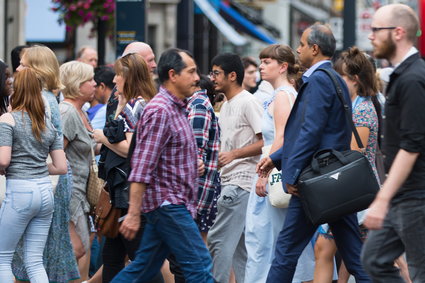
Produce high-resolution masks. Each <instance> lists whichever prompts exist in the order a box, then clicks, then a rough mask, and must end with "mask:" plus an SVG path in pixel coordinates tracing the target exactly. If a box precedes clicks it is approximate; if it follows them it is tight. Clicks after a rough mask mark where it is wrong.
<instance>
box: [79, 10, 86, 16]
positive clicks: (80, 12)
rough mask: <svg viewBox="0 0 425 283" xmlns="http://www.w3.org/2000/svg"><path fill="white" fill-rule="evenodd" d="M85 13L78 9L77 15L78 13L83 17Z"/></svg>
mask: <svg viewBox="0 0 425 283" xmlns="http://www.w3.org/2000/svg"><path fill="white" fill-rule="evenodd" d="M85 14H86V13H84V11H83V10H78V15H80V16H81V17H84V15H85Z"/></svg>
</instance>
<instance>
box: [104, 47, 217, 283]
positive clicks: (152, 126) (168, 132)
mask: <svg viewBox="0 0 425 283" xmlns="http://www.w3.org/2000/svg"><path fill="white" fill-rule="evenodd" d="M196 69H197V68H196V64H195V62H194V60H193V58H192V56H191V55H190V54H189V53H188V52H187V51H184V50H180V49H169V50H167V51H165V52H164V53H163V54H162V56H161V58H160V60H159V63H158V66H157V70H158V77H159V81H160V82H161V88H160V90H159V93H158V94H157V95H156V96H155V97H154V98H153V99H152V100H151V101H150V102H149V103H148V105H147V106H146V108H145V110H144V112H143V114H142V117H141V118H140V120H139V122H138V125H137V129H138V130H137V139H136V147H135V150H134V153H133V157H132V160H131V167H132V172H131V174H130V177H129V179H128V180H129V182H131V185H130V203H129V205H130V206H129V209H128V214H127V216H126V218H125V220H124V222H123V223H122V225H121V227H120V232H121V233H122V234H123V236H124V237H126V238H127V239H132V238H133V237H134V236H135V234H136V232H137V231H138V229H139V226H140V213H141V212H143V213H144V216H145V217H146V220H147V223H146V226H145V231H144V233H143V239H142V243H141V244H140V248H139V250H138V251H137V255H136V258H135V260H134V261H133V262H132V263H131V264H130V265H128V266H127V267H126V268H125V269H124V270H122V271H121V272H120V273H119V274H118V275H117V276H116V277H115V278H114V280H113V281H112V282H114V283H116V282H147V281H149V280H151V279H152V278H153V277H154V276H155V275H156V274H157V273H158V272H159V270H160V268H161V266H162V264H163V262H164V260H165V258H166V257H167V256H168V255H169V254H170V253H172V254H173V255H174V256H175V258H176V261H177V262H178V263H179V264H180V266H181V269H182V270H183V274H184V276H185V279H186V282H196V283H201V282H202V283H211V282H214V281H213V278H212V275H211V268H212V261H211V257H210V255H209V252H208V250H207V248H206V247H205V244H204V243H203V241H202V238H201V236H200V233H199V231H198V227H197V225H196V224H195V222H194V221H193V218H192V217H194V216H195V214H196V199H197V197H196V192H197V189H198V187H197V153H196V143H195V139H194V136H193V132H192V130H191V127H190V125H189V122H188V120H187V110H186V106H187V105H186V103H185V99H186V98H188V97H190V96H191V95H192V94H193V93H194V91H195V89H196V87H197V84H198V81H199V76H198V74H197V72H196Z"/></svg>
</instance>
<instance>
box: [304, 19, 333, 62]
mask: <svg viewBox="0 0 425 283" xmlns="http://www.w3.org/2000/svg"><path fill="white" fill-rule="evenodd" d="M309 29H310V34H309V35H308V37H307V44H308V46H313V44H317V46H319V48H320V50H321V51H322V54H323V55H324V56H328V57H332V56H333V55H334V53H335V48H336V40H335V37H334V35H333V33H332V30H331V29H330V28H329V27H328V26H325V25H321V24H314V25H312V26H310V27H309Z"/></svg>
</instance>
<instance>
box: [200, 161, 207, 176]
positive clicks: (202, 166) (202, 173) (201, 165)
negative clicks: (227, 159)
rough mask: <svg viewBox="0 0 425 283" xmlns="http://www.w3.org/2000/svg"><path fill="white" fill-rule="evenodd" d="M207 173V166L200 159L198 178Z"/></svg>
mask: <svg viewBox="0 0 425 283" xmlns="http://www.w3.org/2000/svg"><path fill="white" fill-rule="evenodd" d="M204 173H205V164H204V161H203V160H202V159H198V176H202V175H204Z"/></svg>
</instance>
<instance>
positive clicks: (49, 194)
mask: <svg viewBox="0 0 425 283" xmlns="http://www.w3.org/2000/svg"><path fill="white" fill-rule="evenodd" d="M52 214H53V191H52V183H51V181H50V179H49V177H45V178H40V179H30V180H17V179H9V180H7V181H6V198H5V199H4V202H3V205H2V207H1V209H0V239H1V240H0V282H2V283H12V282H14V281H13V279H14V278H13V274H12V268H11V263H12V258H13V254H14V252H15V248H16V246H17V244H18V241H19V240H20V239H21V237H22V236H23V237H24V263H25V268H26V270H27V273H28V276H29V279H30V280H31V282H32V283H45V282H49V280H48V278H47V274H46V271H45V269H44V266H43V251H44V246H45V245H46V240H47V235H48V233H49V228H50V222H51V221H52Z"/></svg>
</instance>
